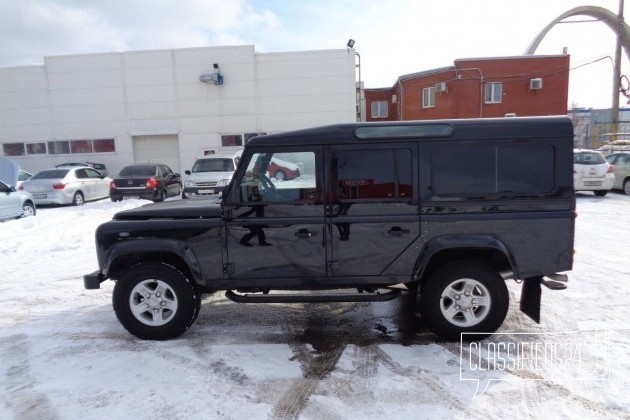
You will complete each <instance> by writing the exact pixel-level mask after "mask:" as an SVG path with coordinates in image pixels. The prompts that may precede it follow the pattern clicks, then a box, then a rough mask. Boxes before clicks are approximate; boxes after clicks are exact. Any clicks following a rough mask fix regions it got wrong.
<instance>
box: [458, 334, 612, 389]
mask: <svg viewBox="0 0 630 420" xmlns="http://www.w3.org/2000/svg"><path fill="white" fill-rule="evenodd" d="M468 334H475V333H463V334H462V336H461V341H460V370H459V378H460V380H463V381H476V382H477V389H476V390H475V394H474V396H473V398H477V397H479V396H481V395H483V393H484V392H486V390H487V389H488V387H489V386H490V385H491V383H492V382H493V381H524V380H528V381H555V382H562V381H602V380H608V379H609V377H610V372H609V370H608V333H607V331H606V330H596V331H572V332H563V333H510V334H503V333H493V334H491V335H490V337H488V338H487V339H485V340H482V341H472V342H471V341H470V340H467V335H468Z"/></svg>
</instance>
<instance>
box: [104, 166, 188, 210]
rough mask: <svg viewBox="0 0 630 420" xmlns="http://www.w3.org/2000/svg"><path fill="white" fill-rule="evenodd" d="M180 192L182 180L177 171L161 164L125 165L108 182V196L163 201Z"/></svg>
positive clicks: (117, 199)
mask: <svg viewBox="0 0 630 420" xmlns="http://www.w3.org/2000/svg"><path fill="white" fill-rule="evenodd" d="M181 192H182V180H181V177H180V176H179V174H178V173H174V172H173V171H172V170H171V168H169V167H168V166H166V165H162V164H152V163H144V164H138V165H129V166H125V167H124V168H122V169H121V170H120V173H119V174H118V176H117V177H115V178H114V179H112V181H111V182H110V183H109V198H111V200H112V201H120V200H122V199H123V198H125V197H127V198H143V199H145V200H152V201H164V200H166V198H167V197H174V196H177V195H179V194H180V193H181Z"/></svg>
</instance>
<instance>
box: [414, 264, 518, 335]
mask: <svg viewBox="0 0 630 420" xmlns="http://www.w3.org/2000/svg"><path fill="white" fill-rule="evenodd" d="M418 300H419V305H420V313H421V315H422V319H423V321H424V322H425V323H426V325H427V326H428V327H429V328H430V329H431V330H432V331H433V332H435V333H436V334H437V335H439V336H440V337H442V338H444V339H446V340H452V341H454V340H459V339H460V338H462V339H464V340H465V341H470V340H480V339H482V338H485V337H487V336H488V335H490V333H493V332H494V331H496V330H497V329H498V328H499V327H500V326H501V324H502V323H503V320H504V319H505V316H506V315H507V311H508V306H509V296H508V290H507V287H506V285H505V281H504V280H503V279H502V278H501V276H500V275H499V273H498V272H497V271H496V270H493V269H492V268H491V267H489V266H488V265H486V264H483V263H480V262H476V261H457V262H453V263H450V264H447V265H444V266H442V267H441V268H439V269H438V270H437V271H436V272H435V273H433V275H432V276H431V277H430V278H429V279H428V281H427V283H426V284H425V285H424V287H423V288H422V290H421V292H420V297H419V299H418ZM461 333H475V334H466V335H464V336H463V337H462V336H461Z"/></svg>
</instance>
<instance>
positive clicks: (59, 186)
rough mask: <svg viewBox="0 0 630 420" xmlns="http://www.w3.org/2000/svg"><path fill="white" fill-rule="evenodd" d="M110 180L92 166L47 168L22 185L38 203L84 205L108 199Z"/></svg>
mask: <svg viewBox="0 0 630 420" xmlns="http://www.w3.org/2000/svg"><path fill="white" fill-rule="evenodd" d="M110 181H111V179H110V178H108V177H106V176H104V175H103V174H101V173H100V172H98V171H97V170H95V169H93V168H89V167H76V166H74V167H61V168H52V169H45V170H43V171H40V172H38V173H36V174H35V175H33V176H32V177H31V178H30V179H28V180H27V181H24V182H23V183H22V185H21V186H20V189H21V190H24V191H28V192H30V193H31V194H32V195H33V200H34V201H35V204H37V205H40V204H73V205H75V206H80V205H83V203H85V202H86V201H91V200H99V199H102V198H107V197H109V182H110Z"/></svg>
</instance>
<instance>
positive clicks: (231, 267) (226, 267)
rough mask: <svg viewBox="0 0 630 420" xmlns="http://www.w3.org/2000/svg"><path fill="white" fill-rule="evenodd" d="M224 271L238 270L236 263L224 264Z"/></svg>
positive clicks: (228, 272) (230, 272) (229, 272)
mask: <svg viewBox="0 0 630 420" xmlns="http://www.w3.org/2000/svg"><path fill="white" fill-rule="evenodd" d="M223 272H224V273H225V274H234V273H235V272H236V266H235V265H234V264H223Z"/></svg>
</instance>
